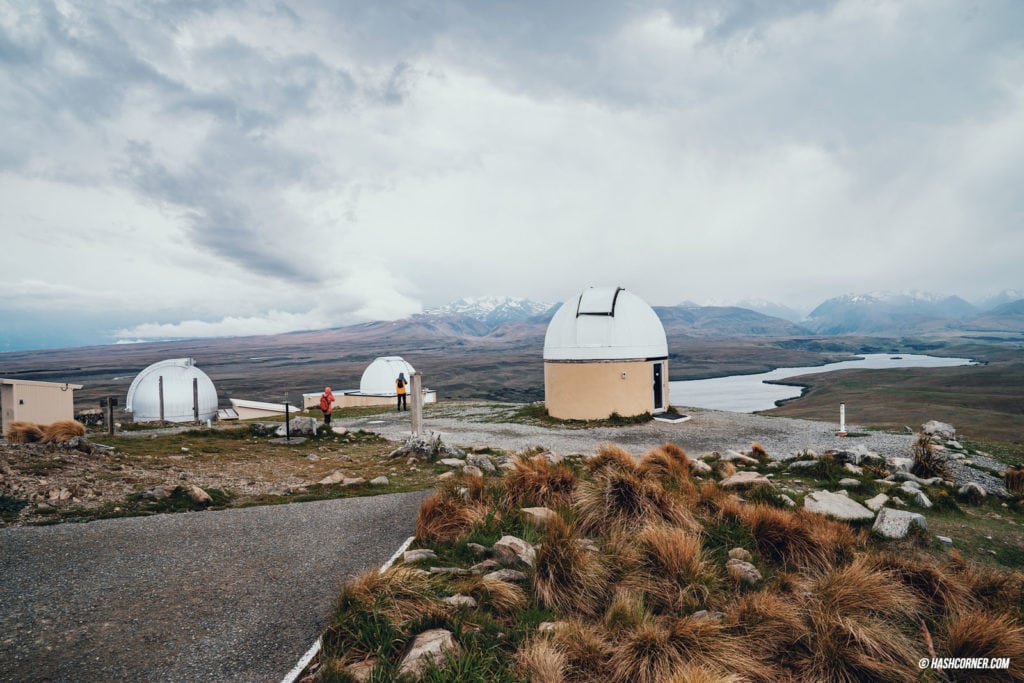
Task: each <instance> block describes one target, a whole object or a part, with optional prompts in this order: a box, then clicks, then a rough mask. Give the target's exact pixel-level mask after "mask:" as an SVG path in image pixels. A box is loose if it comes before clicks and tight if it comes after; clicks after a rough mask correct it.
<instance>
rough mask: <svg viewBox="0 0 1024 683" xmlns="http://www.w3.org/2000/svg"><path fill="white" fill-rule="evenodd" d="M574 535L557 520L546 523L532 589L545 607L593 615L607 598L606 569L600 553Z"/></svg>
mask: <svg viewBox="0 0 1024 683" xmlns="http://www.w3.org/2000/svg"><path fill="white" fill-rule="evenodd" d="M576 538H577V537H576V535H575V534H574V533H573V531H572V529H571V528H570V527H569V526H568V525H567V524H566V523H565V522H563V521H562V520H561V519H559V518H555V519H552V520H551V521H549V522H548V524H547V527H546V528H545V530H544V536H543V538H542V539H541V547H540V550H539V551H538V552H537V560H536V562H535V564H534V571H533V590H534V593H535V594H536V595H537V598H538V600H539V601H540V603H541V604H542V605H544V606H545V607H548V608H551V609H555V610H561V611H564V612H570V613H577V614H584V615H587V616H594V615H595V614H597V613H599V612H600V611H601V610H602V609H603V607H604V604H605V602H606V601H607V599H608V580H609V572H608V569H607V568H606V567H605V565H604V563H603V561H602V559H601V556H600V555H598V554H597V553H595V552H592V551H589V550H586V549H585V548H583V547H582V546H581V545H580V544H578V543H577V542H576Z"/></svg>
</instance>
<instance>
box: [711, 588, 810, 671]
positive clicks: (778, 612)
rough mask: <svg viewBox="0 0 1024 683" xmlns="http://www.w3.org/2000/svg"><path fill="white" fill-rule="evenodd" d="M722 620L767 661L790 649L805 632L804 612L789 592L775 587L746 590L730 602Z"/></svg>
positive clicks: (749, 648) (756, 655)
mask: <svg viewBox="0 0 1024 683" xmlns="http://www.w3.org/2000/svg"><path fill="white" fill-rule="evenodd" d="M725 623H726V624H727V625H728V626H729V630H730V632H731V633H735V634H737V635H739V636H740V638H741V639H742V641H743V643H744V647H745V648H746V650H747V651H748V652H749V653H750V654H751V655H753V656H755V657H757V658H758V659H761V660H764V661H770V660H772V659H773V658H775V657H776V655H777V654H778V653H779V652H786V651H788V650H790V649H791V648H792V647H793V646H794V645H795V644H796V643H798V642H799V641H801V640H803V639H804V638H805V634H806V627H805V625H804V614H803V610H802V608H801V607H800V605H799V604H797V599H796V598H795V597H794V596H793V595H788V594H784V593H782V592H781V591H779V590H778V589H774V590H762V591H758V592H757V593H748V594H747V595H744V596H742V597H741V598H740V599H739V600H738V601H737V602H736V603H735V604H733V605H732V606H731V607H730V608H729V611H728V613H727V614H726V619H725Z"/></svg>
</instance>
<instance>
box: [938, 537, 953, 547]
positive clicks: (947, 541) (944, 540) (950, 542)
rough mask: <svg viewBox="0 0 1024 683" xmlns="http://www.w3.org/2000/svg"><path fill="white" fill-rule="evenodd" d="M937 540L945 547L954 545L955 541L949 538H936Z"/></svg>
mask: <svg viewBox="0 0 1024 683" xmlns="http://www.w3.org/2000/svg"><path fill="white" fill-rule="evenodd" d="M935 540H936V541H938V542H939V543H942V544H943V545H953V539H952V538H950V537H949V536H936V537H935Z"/></svg>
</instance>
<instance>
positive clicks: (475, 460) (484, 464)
mask: <svg viewBox="0 0 1024 683" xmlns="http://www.w3.org/2000/svg"><path fill="white" fill-rule="evenodd" d="M466 462H467V463H468V464H470V465H473V466H474V467H478V468H479V469H480V470H482V471H484V472H491V473H493V472H497V471H498V468H497V467H495V466H494V463H493V462H491V459H490V458H488V457H487V456H486V455H482V454H479V453H470V454H469V455H467V456H466Z"/></svg>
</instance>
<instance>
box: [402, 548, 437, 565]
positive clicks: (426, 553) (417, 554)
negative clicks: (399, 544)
mask: <svg viewBox="0 0 1024 683" xmlns="http://www.w3.org/2000/svg"><path fill="white" fill-rule="evenodd" d="M436 558H437V553H435V552H434V551H433V550H431V549H430V548H417V549H416V550H406V551H405V552H404V553H402V562H419V561H420V560H433V559H436Z"/></svg>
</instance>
